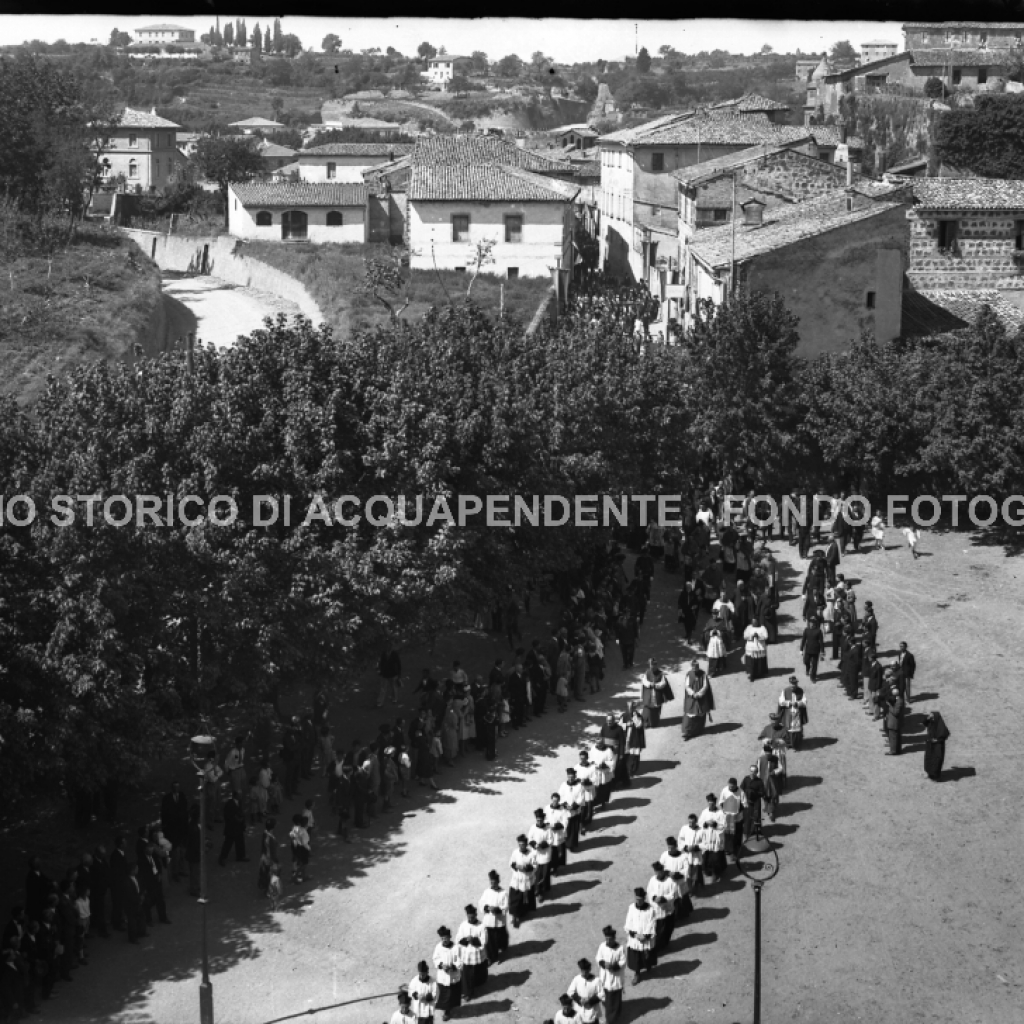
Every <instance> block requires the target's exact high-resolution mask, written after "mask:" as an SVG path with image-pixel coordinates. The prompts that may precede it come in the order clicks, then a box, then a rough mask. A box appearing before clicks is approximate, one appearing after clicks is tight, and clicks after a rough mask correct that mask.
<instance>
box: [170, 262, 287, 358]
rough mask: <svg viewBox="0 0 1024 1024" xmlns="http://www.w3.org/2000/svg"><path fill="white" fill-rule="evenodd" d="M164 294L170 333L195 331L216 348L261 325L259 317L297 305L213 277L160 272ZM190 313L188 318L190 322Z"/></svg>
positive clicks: (202, 340)
mask: <svg viewBox="0 0 1024 1024" xmlns="http://www.w3.org/2000/svg"><path fill="white" fill-rule="evenodd" d="M164 295H165V296H166V298H167V311H168V320H169V322H171V323H172V324H173V325H174V326H173V327H172V328H171V330H172V331H173V332H174V335H173V336H177V335H178V334H186V333H188V331H195V332H196V336H197V338H198V340H199V341H200V342H202V343H204V344H213V345H214V346H216V347H217V348H227V347H229V346H230V345H233V344H234V343H235V341H236V340H237V338H238V336H239V335H248V334H251V333H252V332H253V331H255V330H258V329H259V328H261V327H262V326H263V318H264V317H267V316H270V317H274V316H276V315H277V314H278V313H285V314H286V315H288V316H289V317H291V316H294V315H295V314H296V313H298V312H299V308H298V306H296V305H295V304H294V303H291V302H287V301H285V300H284V299H281V298H278V297H277V296H276V295H271V294H269V293H268V292H261V291H257V290H256V289H254V288H238V287H236V286H235V285H231V284H228V283H227V282H226V281H221V280H219V279H218V278H216V277H179V276H177V275H174V274H171V273H168V272H165V273H164ZM190 316H191V318H192V320H191V324H190V319H189V318H190Z"/></svg>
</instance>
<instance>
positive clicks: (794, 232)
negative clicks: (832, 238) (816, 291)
mask: <svg viewBox="0 0 1024 1024" xmlns="http://www.w3.org/2000/svg"><path fill="white" fill-rule="evenodd" d="M901 205H902V204H901V203H899V202H895V201H892V202H873V203H870V204H868V205H866V206H865V207H863V208H862V209H859V210H852V211H847V209H846V199H845V196H844V195H843V194H842V193H841V192H833V193H829V194H826V195H823V196H820V197H818V198H817V199H810V200H808V201H807V202H804V203H796V204H794V205H793V206H782V207H775V208H774V209H773V208H771V207H769V208H768V209H767V210H765V213H764V216H765V220H764V223H763V225H762V226H761V227H758V228H742V227H740V228H738V230H737V231H736V235H735V238H736V243H735V244H736V250H735V251H736V259H737V261H742V260H747V259H751V258H752V257H754V256H759V255H762V254H763V253H766V252H771V251H772V250H774V249H781V248H784V247H785V246H787V245H793V244H794V243H795V242H800V241H803V240H804V239H806V238H813V237H814V236H815V235H823V234H825V233H826V232H828V231H833V230H835V229H836V228H841V227H846V226H847V225H848V224H855V223H857V222H858V221H862V220H868V219H869V218H871V217H875V216H877V215H878V214H880V213H883V212H886V211H888V210H894V209H898V208H899V207H900V206H901ZM690 250H691V252H693V254H694V255H695V256H697V257H698V258H699V259H700V260H701V261H702V262H703V263H706V264H707V265H708V266H709V267H712V268H713V269H714V268H718V267H724V266H726V265H727V264H728V263H729V262H730V260H731V259H732V252H733V229H732V225H731V224H727V225H725V226H723V227H720V228H704V229H703V230H702V231H700V232H698V234H697V235H696V236H695V237H694V240H693V241H692V242H691V243H690Z"/></svg>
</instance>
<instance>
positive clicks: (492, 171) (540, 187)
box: [409, 162, 579, 203]
mask: <svg viewBox="0 0 1024 1024" xmlns="http://www.w3.org/2000/svg"><path fill="white" fill-rule="evenodd" d="M578 191H579V186H577V185H572V184H570V183H568V182H564V181H560V180H559V179H557V178H545V177H542V176H541V175H539V174H533V173H531V172H530V171H524V170H522V169H521V168H519V167H500V166H497V165H486V166H483V165H461V166H452V165H450V164H421V165H419V164H416V163H415V162H414V163H413V168H412V180H411V181H410V182H409V199H410V200H430V201H445V200H457V201H481V202H483V201H491V202H511V203H519V202H533V203H538V202H539V203H552V202H560V203H562V202H566V201H567V200H571V199H573V198H574V197H575V195H576V193H577V192H578Z"/></svg>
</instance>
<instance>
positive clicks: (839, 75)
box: [825, 52, 912, 82]
mask: <svg viewBox="0 0 1024 1024" xmlns="http://www.w3.org/2000/svg"><path fill="white" fill-rule="evenodd" d="M904 61H911V62H912V56H911V54H909V53H906V52H904V53H893V54H890V55H889V56H888V57H879V58H878V59H877V60H869V61H865V62H864V63H863V64H855V65H854V66H853V67H852V68H843V69H842V70H841V71H832V72H830V73H829V74H827V75H826V76H825V81H826V82H842V81H847V82H848V81H849V80H850V79H851V78H861V77H862V76H863V75H865V74H867V73H868V72H869V71H877V70H879V69H880V68H888V67H892V65H894V64H901V63H903V62H904Z"/></svg>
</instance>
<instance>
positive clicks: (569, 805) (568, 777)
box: [558, 768, 583, 853]
mask: <svg viewBox="0 0 1024 1024" xmlns="http://www.w3.org/2000/svg"><path fill="white" fill-rule="evenodd" d="M558 799H559V801H560V802H561V804H562V806H563V807H564V808H565V809H566V810H567V811H568V812H569V824H568V825H567V826H566V831H565V847H566V853H568V852H570V851H573V850H575V849H576V846H577V845H578V843H579V841H580V816H581V814H582V812H583V785H582V783H580V781H579V780H578V779H577V778H576V769H575V768H566V770H565V782H563V783H562V785H561V786H559V787H558Z"/></svg>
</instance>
